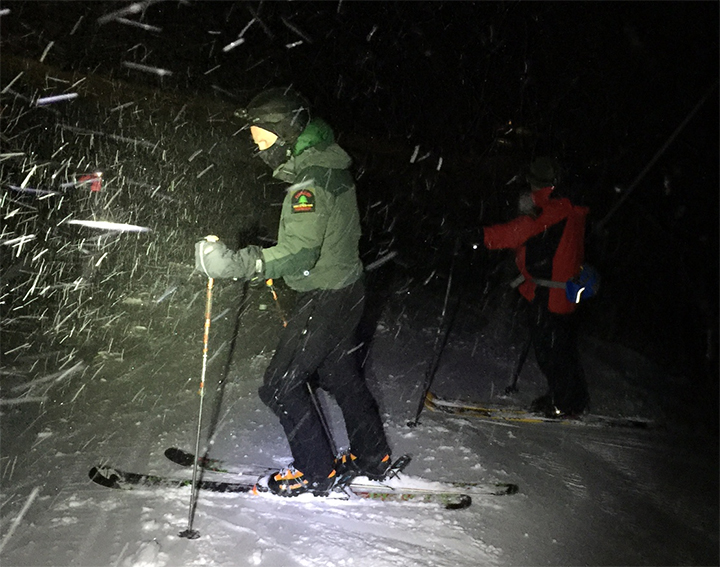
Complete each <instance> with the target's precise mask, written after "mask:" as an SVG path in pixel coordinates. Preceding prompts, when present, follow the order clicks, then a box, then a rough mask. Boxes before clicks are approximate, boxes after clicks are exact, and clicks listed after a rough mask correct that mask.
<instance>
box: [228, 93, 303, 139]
mask: <svg viewBox="0 0 720 567" xmlns="http://www.w3.org/2000/svg"><path fill="white" fill-rule="evenodd" d="M235 116H238V117H240V118H244V119H246V120H247V121H248V122H249V123H250V125H251V126H257V127H259V128H262V129H264V130H268V131H269V132H272V133H273V134H277V136H278V137H279V138H280V139H282V140H283V141H285V142H286V143H288V144H294V143H295V142H296V141H297V139H298V137H299V136H300V134H302V131H303V130H304V129H305V127H306V126H307V124H308V122H309V121H310V109H309V104H308V102H307V100H306V99H305V98H304V97H303V96H302V95H301V94H299V93H298V92H296V91H294V90H292V89H291V88H289V87H284V88H275V89H270V90H267V91H264V92H262V93H260V94H259V95H257V96H256V97H255V98H253V99H252V100H251V101H250V103H249V104H248V105H247V107H246V108H242V109H240V110H237V111H235Z"/></svg>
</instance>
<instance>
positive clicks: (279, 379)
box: [259, 280, 390, 480]
mask: <svg viewBox="0 0 720 567" xmlns="http://www.w3.org/2000/svg"><path fill="white" fill-rule="evenodd" d="M364 304H365V287H364V284H363V282H362V280H360V281H358V282H356V283H354V284H352V285H350V286H347V287H345V288H342V289H339V290H314V291H310V292H304V293H299V294H298V297H297V302H296V304H295V307H294V308H293V310H292V313H291V314H290V316H289V317H288V325H287V327H285V328H284V329H283V331H282V333H281V336H280V342H279V344H278V347H277V350H276V351H275V355H274V356H273V358H272V360H271V361H270V365H269V366H268V368H267V370H266V371H265V377H264V381H263V385H262V386H261V387H260V389H259V394H260V399H261V400H262V401H263V402H264V403H265V405H267V406H268V407H269V408H270V409H271V410H272V411H273V413H275V415H277V416H278V418H279V419H280V424H281V425H282V427H283V429H284V431H285V435H286V437H287V440H288V443H289V445H290V450H291V452H292V456H293V459H294V463H293V464H294V466H295V468H296V469H298V470H300V471H302V472H303V474H305V475H307V476H308V477H309V478H310V480H315V479H321V478H325V477H327V475H328V474H330V472H331V471H332V469H333V466H334V458H335V456H336V455H334V454H333V449H332V445H331V443H330V441H329V439H328V436H327V433H326V432H325V430H324V427H323V424H322V421H321V420H320V417H319V416H318V413H317V410H316V408H315V406H314V404H313V400H312V398H311V393H310V391H309V390H308V383H309V381H310V380H311V379H312V380H314V379H315V378H317V381H318V385H319V386H320V387H321V388H322V389H324V390H326V391H327V392H328V393H330V394H331V395H332V396H333V397H334V398H335V401H336V402H337V404H338V406H339V407H340V409H341V411H342V414H343V418H344V421H345V427H346V428H347V434H348V439H349V441H350V448H351V450H352V452H353V454H354V455H356V456H357V458H358V464H359V465H362V463H363V462H365V463H367V464H372V463H374V462H376V461H379V460H381V459H382V458H383V457H384V456H385V455H386V454H389V453H390V448H389V447H388V443H387V439H386V437H385V432H384V429H383V424H382V420H381V418H380V412H379V410H378V406H377V403H376V402H375V399H374V398H373V396H372V394H371V393H370V390H369V389H368V387H367V384H366V383H365V379H364V377H363V375H362V373H361V371H360V365H359V362H358V360H357V356H356V351H357V348H356V347H357V346H358V345H357V338H356V336H357V327H358V325H359V323H360V318H361V316H362V312H363V308H364Z"/></svg>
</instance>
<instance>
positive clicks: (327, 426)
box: [305, 382, 339, 457]
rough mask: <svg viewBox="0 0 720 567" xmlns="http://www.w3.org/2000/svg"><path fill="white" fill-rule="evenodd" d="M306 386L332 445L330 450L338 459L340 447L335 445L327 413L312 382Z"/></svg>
mask: <svg viewBox="0 0 720 567" xmlns="http://www.w3.org/2000/svg"><path fill="white" fill-rule="evenodd" d="M305 384H307V389H308V392H310V399H311V400H312V403H313V406H315V411H316V412H317V414H318V417H319V418H320V423H322V426H323V430H324V431H325V436H326V437H327V440H328V443H330V448H331V449H332V452H333V455H335V456H336V457H337V456H338V455H339V453H338V447H337V445H336V444H335V439H333V436H332V431H330V424H329V423H328V420H327V417H326V416H325V412H323V409H322V407H321V406H320V401H319V400H318V398H317V396H316V395H315V392H314V390H313V387H312V386H311V385H310V382H305Z"/></svg>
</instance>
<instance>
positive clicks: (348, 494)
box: [88, 466, 472, 510]
mask: <svg viewBox="0 0 720 567" xmlns="http://www.w3.org/2000/svg"><path fill="white" fill-rule="evenodd" d="M88 476H89V477H90V480H92V481H93V482H95V483H96V484H99V485H100V486H104V487H107V488H113V489H116V490H137V489H157V488H168V489H177V488H184V487H188V486H191V485H192V480H189V479H179V478H170V477H164V476H158V475H152V474H141V473H134V472H127V471H123V470H121V469H118V468H114V467H109V466H95V467H92V468H91V469H90V472H89V473H88ZM197 487H198V489H200V490H205V491H209V492H223V493H244V494H247V495H252V496H255V495H256V491H255V490H254V487H255V481H251V482H250V481H237V482H224V481H214V480H200V481H198V483H197ZM259 494H261V495H267V496H272V497H273V498H287V497H283V496H275V495H271V494H270V493H268V492H260V493H259ZM305 496H309V495H301V496H298V497H295V498H303V497H305ZM318 498H328V499H331V500H354V499H367V500H374V501H380V502H402V503H410V502H412V503H420V504H438V505H442V506H443V507H444V508H446V509H448V510H460V509H463V508H467V507H469V506H470V505H471V504H472V497H471V496H470V495H469V494H465V493H462V492H441V491H437V490H433V489H423V488H422V487H409V488H406V489H396V488H393V487H390V486H385V485H382V484H377V485H372V486H370V485H364V486H357V487H356V486H350V485H349V486H346V487H345V488H344V489H342V490H336V491H333V492H331V493H330V494H329V495H327V496H320V497H318Z"/></svg>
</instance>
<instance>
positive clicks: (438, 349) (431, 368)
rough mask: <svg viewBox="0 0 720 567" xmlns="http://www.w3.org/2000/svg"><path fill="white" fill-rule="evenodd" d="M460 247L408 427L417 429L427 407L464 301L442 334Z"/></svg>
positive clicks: (455, 252) (457, 247) (454, 312)
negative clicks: (416, 404) (413, 413)
mask: <svg viewBox="0 0 720 567" xmlns="http://www.w3.org/2000/svg"><path fill="white" fill-rule="evenodd" d="M459 246H460V242H459V241H456V242H455V251H454V253H453V258H452V263H451V264H450V275H449V277H448V283H447V288H446V289H445V301H444V303H443V309H442V314H441V315H440V324H439V325H438V332H437V334H436V335H435V345H434V346H433V358H432V359H431V363H430V365H428V368H427V371H426V372H425V381H424V383H423V389H422V392H421V393H420V394H421V395H420V400H419V402H418V407H417V410H416V411H415V416H414V417H413V419H411V420H410V421H408V427H415V426H416V425H417V424H418V419H420V413H421V412H422V410H423V408H424V407H425V398H426V397H427V394H428V392H429V391H430V388H431V386H432V383H433V380H434V378H435V372H436V371H437V368H438V366H439V365H440V357H441V356H442V353H443V350H445V345H446V344H447V340H448V337H449V335H450V329H451V328H452V325H453V322H454V320H455V315H456V314H457V311H458V307H459V306H460V301H461V300H462V298H461V297H458V302H457V305H456V306H455V309H454V310H453V315H452V317H451V319H450V321H449V322H448V325H447V328H446V329H445V333H444V335H443V334H441V332H442V328H443V326H444V323H445V313H446V311H447V305H448V299H449V297H450V287H451V286H452V278H453V270H454V268H455V257H456V256H457V252H458V249H459ZM441 339H442V340H441ZM438 345H439V346H438Z"/></svg>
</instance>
